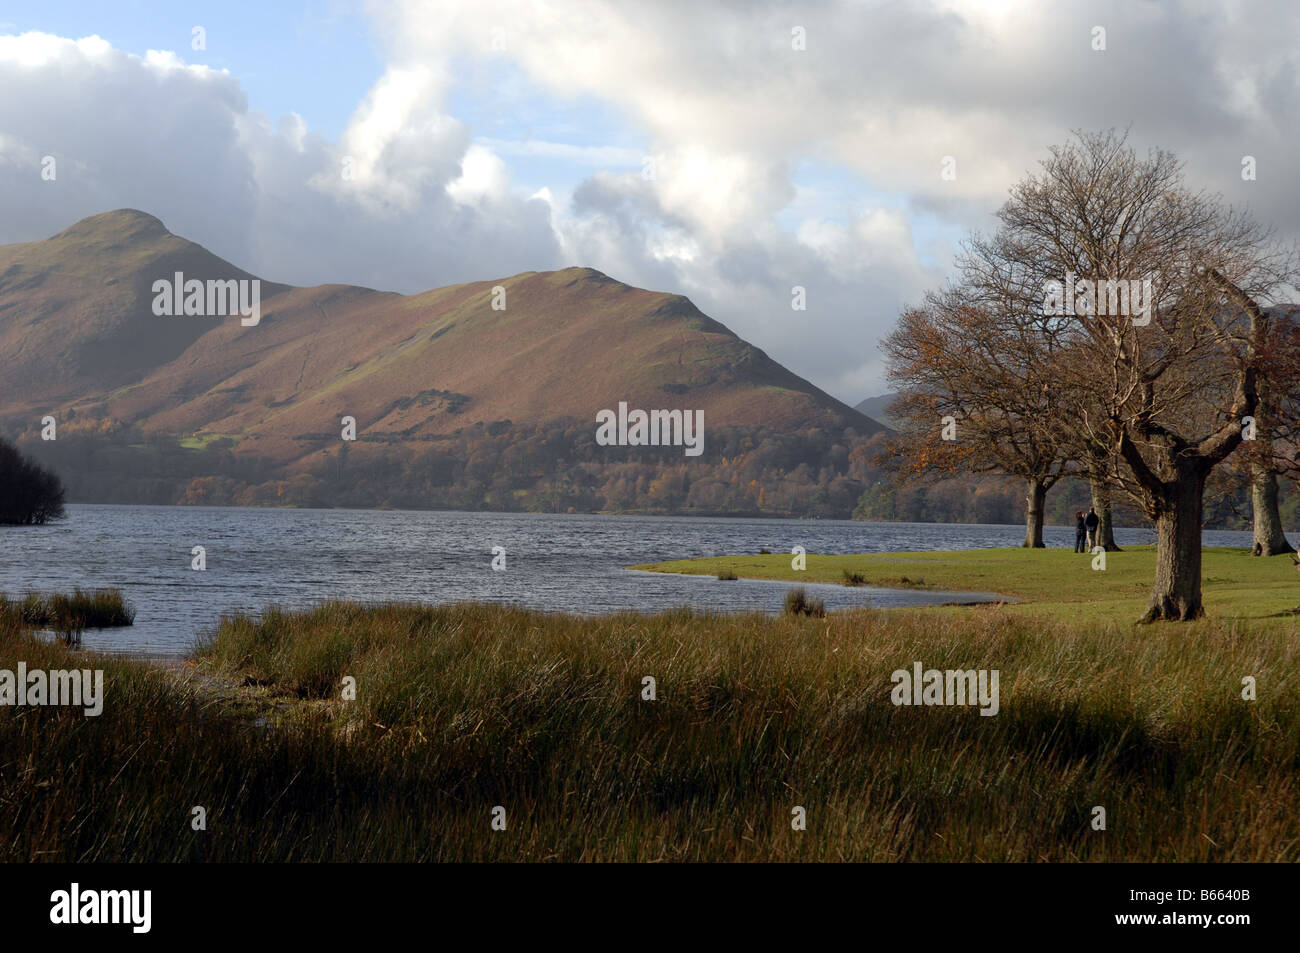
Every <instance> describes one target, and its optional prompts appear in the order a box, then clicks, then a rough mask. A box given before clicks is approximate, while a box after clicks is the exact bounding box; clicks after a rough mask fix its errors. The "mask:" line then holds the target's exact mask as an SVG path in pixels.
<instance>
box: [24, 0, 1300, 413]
mask: <svg viewBox="0 0 1300 953" xmlns="http://www.w3.org/2000/svg"><path fill="white" fill-rule="evenodd" d="M1297 34H1300V4H1295V3H1293V2H1291V0H1276V2H1270V0H1258V2H1232V0H1213V2H1176V0H1169V2H1160V3H1156V2H1148V0H1118V2H1088V3H1082V2H1073V0H1054V2H1052V3H1040V2H1024V3H1022V2H1015V0H972V2H960V0H932V2H925V0H911V2H902V0H890V2H842V0H824V2H810V3H780V2H763V0H753V2H739V0H736V2H731V0H681V2H678V0H656V2H634V0H620V2H617V3H612V2H603V3H597V2H587V0H549V2H540V0H537V2H524V0H515V2H499V0H471V2H464V3H462V2H427V0H426V2H413V0H389V2H372V3H366V2H347V0H297V2H295V0H276V2H274V3H269V2H265V0H263V2H259V3H252V2H246V0H221V2H214V3H207V2H202V3H191V4H185V3H161V2H130V0H123V2H115V3H112V4H104V3H102V2H59V0H44V2H42V3H40V4H27V3H22V4H19V3H12V2H8V0H0V90H2V91H3V93H2V94H0V243H8V242H18V241H32V240H36V239H40V238H45V237H48V236H49V235H52V234H54V233H56V232H58V231H61V230H62V229H64V228H66V227H68V226H69V225H71V224H72V223H73V222H75V221H77V220H79V219H81V218H84V217H85V216H87V215H92V214H96V213H99V212H104V211H108V210H110V209H115V208H124V207H127V208H138V209H141V210H144V211H147V212H150V213H151V214H154V215H157V216H158V217H159V218H161V219H162V220H163V222H164V223H165V224H166V225H167V226H168V228H170V229H171V231H173V232H175V233H176V234H178V235H181V236H183V237H185V238H189V239H191V240H193V241H196V242H199V243H200V244H202V245H204V246H205V247H207V248H209V249H210V250H211V251H213V252H215V253H216V254H218V255H220V256H221V257H223V258H226V259H228V260H230V261H232V262H234V263H235V264H236V265H239V266H240V267H242V268H245V269H247V270H249V271H252V272H254V273H255V274H258V275H259V276H261V277H263V278H267V279H270V280H275V281H282V282H288V283H292V284H299V285H311V284H320V283H326V282H346V283H350V284H359V285H365V286H368V287H373V288H381V289H384V290H392V291H400V292H404V293H413V292H418V291H421V290H425V289H428V288H432V287H437V286H440V285H446V284H454V283H458V282H463V281H479V280H484V279H492V278H504V277H508V276H510V275H513V274H517V273H519V272H523V271H543V270H550V269H554V268H562V267H567V266H570V265H583V266H588V267H592V268H596V269H598V270H599V271H602V272H604V273H606V274H608V275H610V276H611V277H613V278H616V279H618V280H620V281H623V282H626V283H628V284H631V285H635V286H638V287H644V288H651V289H653V290H656V291H667V292H673V293H680V294H685V295H687V296H688V297H690V298H691V299H692V300H693V301H694V302H695V303H696V305H698V306H699V307H700V308H701V309H702V310H703V311H704V312H705V313H707V314H709V315H710V316H712V317H714V318H716V319H718V320H719V321H722V322H723V323H724V324H726V325H727V326H728V327H730V328H731V329H732V330H733V331H735V332H736V333H737V334H739V335H740V336H741V337H743V338H745V339H746V340H748V341H750V342H751V343H753V344H755V345H756V346H758V347H760V348H762V349H763V350H764V351H766V352H767V353H768V355H769V356H771V357H772V358H774V359H775V360H777V361H779V362H780V363H782V364H785V365H786V366H787V367H789V368H791V369H792V370H794V371H795V372H796V373H798V374H800V375H802V376H804V377H806V378H808V379H809V380H811V381H813V383H815V384H817V385H818V386H820V387H822V388H823V389H825V390H827V391H828V392H830V393H831V394H833V395H834V396H836V397H838V398H840V399H841V400H844V401H846V402H848V403H850V404H853V403H857V402H858V401H859V400H861V399H862V398H864V397H868V396H874V395H877V394H880V393H882V392H884V391H886V390H887V389H888V382H887V380H886V378H885V368H884V364H883V359H882V355H881V354H880V352H879V350H878V348H877V345H878V342H879V341H880V339H881V338H882V337H883V336H884V335H886V334H888V333H889V331H890V329H891V328H892V327H893V325H894V323H895V321H896V319H897V317H898V314H899V312H900V311H901V310H902V309H903V308H904V307H906V306H908V305H910V304H915V303H917V302H919V300H920V298H921V296H922V295H923V294H924V293H925V292H926V290H928V289H932V288H938V287H940V286H941V285H942V284H943V283H944V282H945V281H946V280H948V279H949V277H950V275H951V271H952V259H953V255H954V253H955V252H956V251H957V250H958V249H959V247H960V243H961V242H962V241H963V239H964V238H965V237H966V236H968V235H970V234H971V233H972V231H987V230H989V229H990V228H991V227H993V225H994V224H995V219H994V214H995V213H996V211H997V209H998V207H999V206H1000V205H1001V203H1002V202H1003V201H1004V200H1005V198H1006V195H1007V191H1008V189H1009V188H1010V187H1011V186H1012V185H1013V184H1014V183H1015V182H1017V181H1018V180H1020V179H1022V178H1023V177H1024V176H1026V175H1027V174H1030V173H1032V172H1034V171H1036V170H1037V168H1038V163H1039V162H1040V161H1041V160H1042V159H1043V158H1044V157H1045V156H1046V155H1047V150H1048V147H1049V146H1051V145H1053V144H1060V143H1064V142H1066V141H1068V140H1069V139H1070V138H1071V136H1072V134H1073V131H1075V130H1087V131H1096V130H1102V129H1108V128H1119V129H1126V130H1128V134H1129V137H1130V142H1131V143H1132V144H1133V145H1134V146H1135V147H1136V148H1137V149H1138V150H1139V152H1143V153H1144V152H1145V151H1146V150H1148V149H1150V148H1164V149H1169V150H1172V151H1173V152H1175V153H1176V154H1177V155H1178V156H1179V158H1180V159H1182V160H1183V161H1184V162H1185V164H1186V174H1187V179H1188V183H1189V184H1190V185H1191V186H1192V187H1194V188H1201V189H1205V190H1207V191H1209V192H1212V193H1218V194H1221V195H1222V197H1223V199H1224V200H1225V201H1226V202H1228V203H1230V204H1233V205H1238V206H1243V207H1246V208H1249V209H1250V210H1251V211H1252V212H1253V213H1254V214H1255V215H1256V217H1258V218H1260V219H1261V220H1263V221H1264V222H1266V223H1268V224H1270V225H1272V226H1273V227H1274V228H1276V230H1277V232H1278V235H1279V237H1280V238H1282V239H1284V240H1294V239H1295V238H1296V237H1297V236H1298V235H1300V189H1297V188H1296V184H1297V173H1300V154H1298V152H1297V145H1298V144H1300V132H1298V131H1297V130H1300V108H1298V107H1300V74H1298V73H1297V68H1298V66H1300V53H1298V52H1297V45H1296V44H1294V43H1291V42H1289V41H1288V40H1286V38H1288V37H1294V36H1296V35H1297ZM1246 156H1250V157H1253V160H1254V162H1253V164H1254V169H1255V177H1254V178H1253V179H1244V178H1243V176H1242V167H1243V160H1244V157H1246ZM47 157H53V158H54V160H55V165H54V170H55V174H54V176H53V178H50V177H49V176H48V175H47V176H43V175H42V170H43V168H45V167H46V161H45V160H46V159H47ZM796 287H798V288H801V289H803V293H802V299H803V302H804V305H805V307H804V309H803V310H796V309H795V308H793V307H792V303H793V302H794V301H795V297H796V296H795V293H794V290H793V289H795V288H796Z"/></svg>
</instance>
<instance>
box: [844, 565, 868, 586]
mask: <svg viewBox="0 0 1300 953" xmlns="http://www.w3.org/2000/svg"><path fill="white" fill-rule="evenodd" d="M843 573H844V585H846V586H865V585H866V584H867V577H866V576H864V575H863V574H862V573H860V572H851V571H850V570H848V569H845V570H843Z"/></svg>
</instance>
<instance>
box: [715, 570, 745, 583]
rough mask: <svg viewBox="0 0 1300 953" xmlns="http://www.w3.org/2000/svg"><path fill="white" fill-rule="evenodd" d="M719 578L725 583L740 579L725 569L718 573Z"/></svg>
mask: <svg viewBox="0 0 1300 953" xmlns="http://www.w3.org/2000/svg"><path fill="white" fill-rule="evenodd" d="M718 578H719V579H721V580H722V581H723V582H730V581H731V580H733V579H738V578H740V577H739V576H737V575H736V574H735V573H734V572H732V571H731V570H730V569H724V570H722V572H720V573H718Z"/></svg>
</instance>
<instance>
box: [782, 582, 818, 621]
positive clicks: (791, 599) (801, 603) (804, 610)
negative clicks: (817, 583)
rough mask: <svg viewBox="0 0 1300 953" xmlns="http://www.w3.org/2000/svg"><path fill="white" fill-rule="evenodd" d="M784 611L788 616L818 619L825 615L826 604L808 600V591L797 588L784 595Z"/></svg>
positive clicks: (815, 599) (813, 599)
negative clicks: (807, 616) (805, 616)
mask: <svg viewBox="0 0 1300 953" xmlns="http://www.w3.org/2000/svg"><path fill="white" fill-rule="evenodd" d="M785 611H786V613H787V614H788V615H810V616H815V617H816V618H819V619H820V618H823V617H824V616H825V615H826V603H825V601H823V600H821V599H817V598H809V597H808V590H807V589H805V588H804V587H803V586H799V587H798V588H797V589H791V590H790V591H789V592H787V593H786V594H785Z"/></svg>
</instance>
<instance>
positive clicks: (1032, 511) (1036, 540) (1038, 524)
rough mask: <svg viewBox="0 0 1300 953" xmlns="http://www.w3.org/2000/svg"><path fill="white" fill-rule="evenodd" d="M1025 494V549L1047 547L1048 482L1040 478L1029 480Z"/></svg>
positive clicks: (1022, 545) (1023, 544)
mask: <svg viewBox="0 0 1300 953" xmlns="http://www.w3.org/2000/svg"><path fill="white" fill-rule="evenodd" d="M1028 484H1029V485H1028V492H1027V493H1026V494H1025V541H1024V542H1023V543H1021V544H1020V545H1021V547H1022V548H1024V549H1045V548H1046V545H1045V544H1044V543H1043V510H1044V509H1045V503H1046V500H1047V484H1045V483H1043V482H1042V481H1040V480H1029V481H1028Z"/></svg>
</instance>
